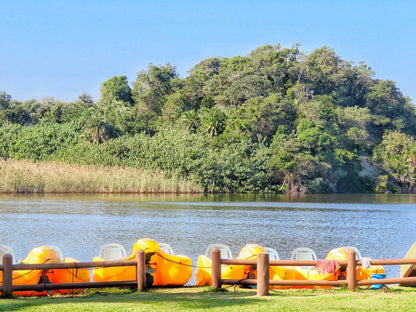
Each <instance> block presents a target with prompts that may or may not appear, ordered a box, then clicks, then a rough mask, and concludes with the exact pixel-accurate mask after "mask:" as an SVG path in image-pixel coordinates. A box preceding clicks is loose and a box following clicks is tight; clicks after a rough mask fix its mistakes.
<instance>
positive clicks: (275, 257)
mask: <svg viewBox="0 0 416 312" xmlns="http://www.w3.org/2000/svg"><path fill="white" fill-rule="evenodd" d="M263 249H264V250H265V251H266V252H267V253H268V254H269V260H280V257H279V254H278V253H277V251H276V249H273V248H270V247H263Z"/></svg>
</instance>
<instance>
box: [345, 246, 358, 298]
mask: <svg viewBox="0 0 416 312" xmlns="http://www.w3.org/2000/svg"><path fill="white" fill-rule="evenodd" d="M356 269H357V256H356V254H355V251H354V250H348V253H347V282H348V288H349V289H351V290H355V288H357V276H356Z"/></svg>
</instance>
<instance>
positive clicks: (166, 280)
mask: <svg viewBox="0 0 416 312" xmlns="http://www.w3.org/2000/svg"><path fill="white" fill-rule="evenodd" d="M214 248H218V249H219V250H220V252H221V258H222V259H233V255H232V252H231V249H230V248H229V247H228V246H226V245H223V244H211V245H209V246H208V248H207V250H206V252H205V254H203V255H200V256H199V257H198V260H197V264H196V266H195V268H196V270H195V283H196V285H197V286H204V285H211V284H212V278H211V267H212V262H211V258H210V257H211V251H212V250H213V249H214ZM139 249H141V250H143V251H144V252H145V259H146V284H147V286H149V287H150V286H183V285H185V284H187V283H188V282H189V280H190V279H191V277H192V274H193V267H194V266H193V265H192V260H191V258H190V257H188V256H185V255H180V254H179V255H177V254H174V252H173V250H172V248H171V247H170V246H169V245H168V244H165V243H159V242H157V241H155V240H153V239H150V238H143V239H139V240H137V241H136V242H135V243H134V244H133V247H132V252H131V254H127V252H126V250H125V248H124V247H123V246H122V245H120V244H115V243H112V244H106V245H103V246H102V247H101V249H100V253H99V256H97V257H94V258H93V262H104V261H123V260H135V255H136V252H137V250H139ZM348 250H354V251H355V252H356V255H357V260H363V261H362V262H363V265H362V266H357V269H356V275H357V280H363V279H370V278H371V274H375V273H384V268H383V267H382V266H372V265H371V264H370V263H368V261H364V260H366V259H368V258H362V257H361V254H360V252H359V251H358V250H357V249H356V248H355V247H351V246H346V247H340V248H336V249H332V250H331V251H330V252H329V253H328V254H327V256H326V258H325V259H324V260H318V258H317V256H316V254H315V252H314V251H313V250H312V249H310V248H297V249H295V250H294V251H293V253H292V257H291V259H292V260H317V261H316V266H304V267H301V266H270V272H269V276H270V279H273V280H328V281H336V280H342V279H346V268H345V267H343V266H339V265H337V261H342V260H346V259H347V252H348ZM260 253H268V254H269V258H270V260H280V258H279V254H278V252H277V251H276V250H275V249H273V248H270V247H263V246H260V245H258V244H248V245H245V246H244V247H243V248H242V249H241V250H240V253H239V254H238V256H237V257H236V259H243V260H256V259H257V256H258V254H260ZM4 254H11V255H13V250H12V249H11V248H10V247H7V246H3V245H0V264H2V260H3V255H4ZM13 259H14V257H13ZM73 262H78V261H77V260H75V259H72V258H69V257H64V256H63V254H62V252H61V250H60V249H59V248H58V247H56V246H40V247H36V248H34V249H32V250H31V251H30V252H29V253H28V255H27V256H26V258H24V259H22V260H20V261H18V262H16V263H23V264H41V263H73ZM364 263H366V264H367V265H364ZM256 276H257V272H256V266H252V265H222V266H221V278H222V279H237V280H243V279H247V278H256ZM2 278H3V273H2V272H1V271H0V284H1V282H2ZM12 278H13V285H33V284H42V283H56V284H58V283H59V284H60V283H83V282H90V281H93V282H110V281H134V280H136V268H135V267H134V266H118V267H117V266H114V267H96V268H93V269H54V270H47V271H44V270H14V271H13V277H12ZM273 287H277V288H290V287H295V288H305V287H306V288H314V287H313V286H273ZM70 291H72V290H54V291H52V293H61V294H65V293H68V292H70ZM49 293H50V292H49ZM15 294H16V295H19V296H33V295H36V296H39V295H46V294H47V292H46V291H44V292H35V291H19V292H15Z"/></svg>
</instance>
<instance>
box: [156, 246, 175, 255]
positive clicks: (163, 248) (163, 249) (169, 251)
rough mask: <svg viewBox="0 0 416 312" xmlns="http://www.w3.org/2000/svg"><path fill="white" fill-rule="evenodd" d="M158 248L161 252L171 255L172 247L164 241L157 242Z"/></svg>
mask: <svg viewBox="0 0 416 312" xmlns="http://www.w3.org/2000/svg"><path fill="white" fill-rule="evenodd" d="M159 247H160V250H162V251H163V252H165V253H167V254H169V255H172V256H173V249H172V247H170V245H169V244H166V243H159Z"/></svg>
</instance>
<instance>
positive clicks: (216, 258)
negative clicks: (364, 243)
mask: <svg viewBox="0 0 416 312" xmlns="http://www.w3.org/2000/svg"><path fill="white" fill-rule="evenodd" d="M211 260H212V268H211V276H212V286H213V288H215V289H220V288H221V286H222V285H257V295H259V296H265V295H268V294H269V286H270V285H272V286H347V287H348V288H349V289H351V290H355V289H356V288H357V286H370V285H376V284H377V285H380V284H382V285H386V284H401V285H416V277H404V278H384V279H371V280H357V277H356V269H357V266H361V265H362V261H361V260H358V261H357V259H356V253H355V252H354V251H353V250H350V251H348V253H347V260H346V261H345V260H344V261H337V262H338V264H339V265H340V266H343V267H345V268H346V272H347V279H346V280H338V281H327V280H270V279H269V268H270V266H313V267H314V266H315V265H316V263H317V260H272V261H270V260H269V255H268V254H266V253H264V254H258V257H257V260H243V259H221V252H220V250H219V249H213V250H212V252H211ZM402 264H408V265H413V266H412V267H411V269H413V268H416V259H374V260H371V265H402ZM222 265H250V266H256V267H257V279H250V278H247V279H221V266H222Z"/></svg>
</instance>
